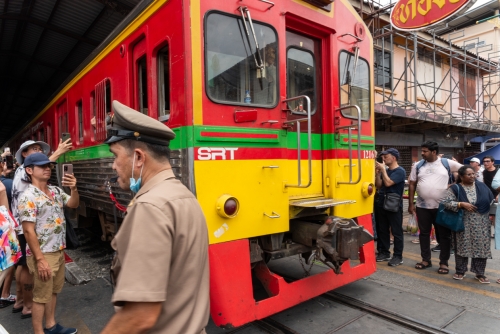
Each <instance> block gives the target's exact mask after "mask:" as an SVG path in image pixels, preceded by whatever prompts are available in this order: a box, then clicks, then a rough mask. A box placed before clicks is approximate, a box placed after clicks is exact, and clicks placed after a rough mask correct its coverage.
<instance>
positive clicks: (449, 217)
mask: <svg viewBox="0 0 500 334" xmlns="http://www.w3.org/2000/svg"><path fill="white" fill-rule="evenodd" d="M457 188H458V192H457V199H458V194H459V193H460V187H459V186H457ZM463 216H464V211H463V210H462V209H458V211H452V210H448V209H446V208H445V206H444V204H443V203H439V208H438V213H437V216H436V224H439V225H441V226H444V227H446V228H448V229H450V230H452V231H453V232H463V231H464V230H465V226H464V220H463Z"/></svg>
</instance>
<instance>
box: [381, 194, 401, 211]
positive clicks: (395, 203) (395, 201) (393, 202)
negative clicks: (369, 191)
mask: <svg viewBox="0 0 500 334" xmlns="http://www.w3.org/2000/svg"><path fill="white" fill-rule="evenodd" d="M400 205H401V196H399V195H398V194H396V193H387V194H385V198H384V210H387V211H390V212H398V211H399V208H400Z"/></svg>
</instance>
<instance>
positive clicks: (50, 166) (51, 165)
mask: <svg viewBox="0 0 500 334" xmlns="http://www.w3.org/2000/svg"><path fill="white" fill-rule="evenodd" d="M37 167H40V168H41V169H47V168H50V169H54V167H55V165H54V164H45V165H37Z"/></svg>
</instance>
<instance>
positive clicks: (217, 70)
mask: <svg viewBox="0 0 500 334" xmlns="http://www.w3.org/2000/svg"><path fill="white" fill-rule="evenodd" d="M247 24H248V22H247ZM205 27H206V41H205V42H206V45H205V52H206V53H205V69H206V90H207V94H208V96H209V98H210V99H211V100H213V101H215V102H218V103H225V104H243V105H256V106H261V107H269V108H271V107H274V106H276V104H277V99H278V95H277V87H278V70H277V67H276V62H277V60H278V55H277V36H276V32H275V31H274V29H272V28H271V27H269V26H267V25H263V24H261V23H256V22H253V29H254V31H255V37H256V40H257V44H258V46H259V48H258V50H257V48H256V45H255V40H254V37H253V34H252V31H249V33H250V36H249V35H247V32H246V29H245V22H243V19H242V17H233V16H227V15H222V14H219V13H211V14H209V15H208V17H207V19H206V22H205ZM248 28H249V29H250V27H248ZM257 52H258V53H259V54H256V53H257ZM258 64H259V65H261V67H260V68H259V67H258Z"/></svg>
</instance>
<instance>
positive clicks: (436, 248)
mask: <svg viewBox="0 0 500 334" xmlns="http://www.w3.org/2000/svg"><path fill="white" fill-rule="evenodd" d="M431 251H433V252H440V251H441V246H440V245H437V246H436V247H433V248H431Z"/></svg>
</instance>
